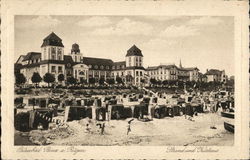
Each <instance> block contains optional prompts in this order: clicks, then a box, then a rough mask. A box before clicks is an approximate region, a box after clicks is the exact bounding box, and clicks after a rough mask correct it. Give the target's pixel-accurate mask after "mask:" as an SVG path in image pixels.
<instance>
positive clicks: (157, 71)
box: [146, 62, 199, 81]
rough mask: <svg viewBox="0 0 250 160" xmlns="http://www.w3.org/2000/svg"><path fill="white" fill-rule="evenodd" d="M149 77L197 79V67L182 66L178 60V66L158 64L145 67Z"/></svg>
mask: <svg viewBox="0 0 250 160" xmlns="http://www.w3.org/2000/svg"><path fill="white" fill-rule="evenodd" d="M146 72H147V75H148V76H149V78H153V79H156V80H161V81H164V80H170V81H171V80H178V81H198V80H199V75H198V72H199V69H198V68H197V67H193V68H184V67H182V64H181V62H180V65H179V67H177V66H176V65H174V64H169V65H159V66H154V67H148V68H146Z"/></svg>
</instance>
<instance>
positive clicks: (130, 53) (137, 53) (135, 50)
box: [126, 45, 143, 57]
mask: <svg viewBox="0 0 250 160" xmlns="http://www.w3.org/2000/svg"><path fill="white" fill-rule="evenodd" d="M127 56H141V57H143V55H142V53H141V50H140V49H139V48H138V47H136V45H133V46H132V47H131V48H130V49H129V50H128V51H127V54H126V57H127Z"/></svg>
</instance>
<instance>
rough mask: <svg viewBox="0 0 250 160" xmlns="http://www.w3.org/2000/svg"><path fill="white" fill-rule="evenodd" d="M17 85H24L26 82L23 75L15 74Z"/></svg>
mask: <svg viewBox="0 0 250 160" xmlns="http://www.w3.org/2000/svg"><path fill="white" fill-rule="evenodd" d="M15 78H16V84H24V83H25V82H26V78H25V76H24V75H23V74H22V73H17V74H15Z"/></svg>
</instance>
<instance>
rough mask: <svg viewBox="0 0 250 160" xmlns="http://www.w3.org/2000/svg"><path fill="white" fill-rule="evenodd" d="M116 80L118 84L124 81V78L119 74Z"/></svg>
mask: <svg viewBox="0 0 250 160" xmlns="http://www.w3.org/2000/svg"><path fill="white" fill-rule="evenodd" d="M116 82H117V83H118V84H121V83H123V81H122V78H121V77H119V76H117V77H116Z"/></svg>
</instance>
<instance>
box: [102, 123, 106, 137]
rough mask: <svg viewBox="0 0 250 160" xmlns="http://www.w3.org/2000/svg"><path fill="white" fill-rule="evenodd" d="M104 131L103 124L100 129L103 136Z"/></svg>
mask: <svg viewBox="0 0 250 160" xmlns="http://www.w3.org/2000/svg"><path fill="white" fill-rule="evenodd" d="M104 129H105V123H103V124H102V127H101V135H103V134H104Z"/></svg>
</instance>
